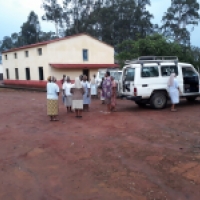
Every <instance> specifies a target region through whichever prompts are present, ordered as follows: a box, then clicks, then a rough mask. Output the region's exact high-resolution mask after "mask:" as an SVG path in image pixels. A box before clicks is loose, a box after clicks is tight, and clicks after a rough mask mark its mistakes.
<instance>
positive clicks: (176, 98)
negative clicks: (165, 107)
mask: <svg viewBox="0 0 200 200" xmlns="http://www.w3.org/2000/svg"><path fill="white" fill-rule="evenodd" d="M169 95H170V98H171V102H172V104H178V103H179V92H178V90H173V91H169Z"/></svg>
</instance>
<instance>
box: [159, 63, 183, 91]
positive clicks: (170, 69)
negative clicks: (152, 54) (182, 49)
mask: <svg viewBox="0 0 200 200" xmlns="http://www.w3.org/2000/svg"><path fill="white" fill-rule="evenodd" d="M160 71H161V77H162V82H161V84H160V85H161V87H162V88H166V89H167V91H168V80H169V77H170V75H171V73H175V74H176V78H177V80H178V84H179V88H180V90H181V91H183V79H182V72H181V70H180V68H179V67H178V65H177V64H175V63H161V64H160Z"/></svg>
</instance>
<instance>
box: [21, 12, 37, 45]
mask: <svg viewBox="0 0 200 200" xmlns="http://www.w3.org/2000/svg"><path fill="white" fill-rule="evenodd" d="M39 33H40V23H39V20H38V16H37V15H36V14H35V13H34V12H33V11H32V12H31V13H30V14H29V16H28V20H27V22H25V23H23V25H22V27H21V33H20V36H21V37H22V38H21V39H22V44H23V45H27V44H34V43H36V42H39Z"/></svg>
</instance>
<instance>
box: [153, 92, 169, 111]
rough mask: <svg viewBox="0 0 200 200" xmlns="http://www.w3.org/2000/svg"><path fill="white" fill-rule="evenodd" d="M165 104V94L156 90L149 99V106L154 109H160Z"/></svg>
mask: <svg viewBox="0 0 200 200" xmlns="http://www.w3.org/2000/svg"><path fill="white" fill-rule="evenodd" d="M166 104H167V96H166V94H165V93H164V92H157V93H155V94H153V96H152V97H151V99H150V105H151V107H153V108H155V109H162V108H164V107H165V106H166Z"/></svg>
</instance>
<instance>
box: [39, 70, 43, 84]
mask: <svg viewBox="0 0 200 200" xmlns="http://www.w3.org/2000/svg"><path fill="white" fill-rule="evenodd" d="M39 80H40V81H43V80H44V73H43V67H39Z"/></svg>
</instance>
